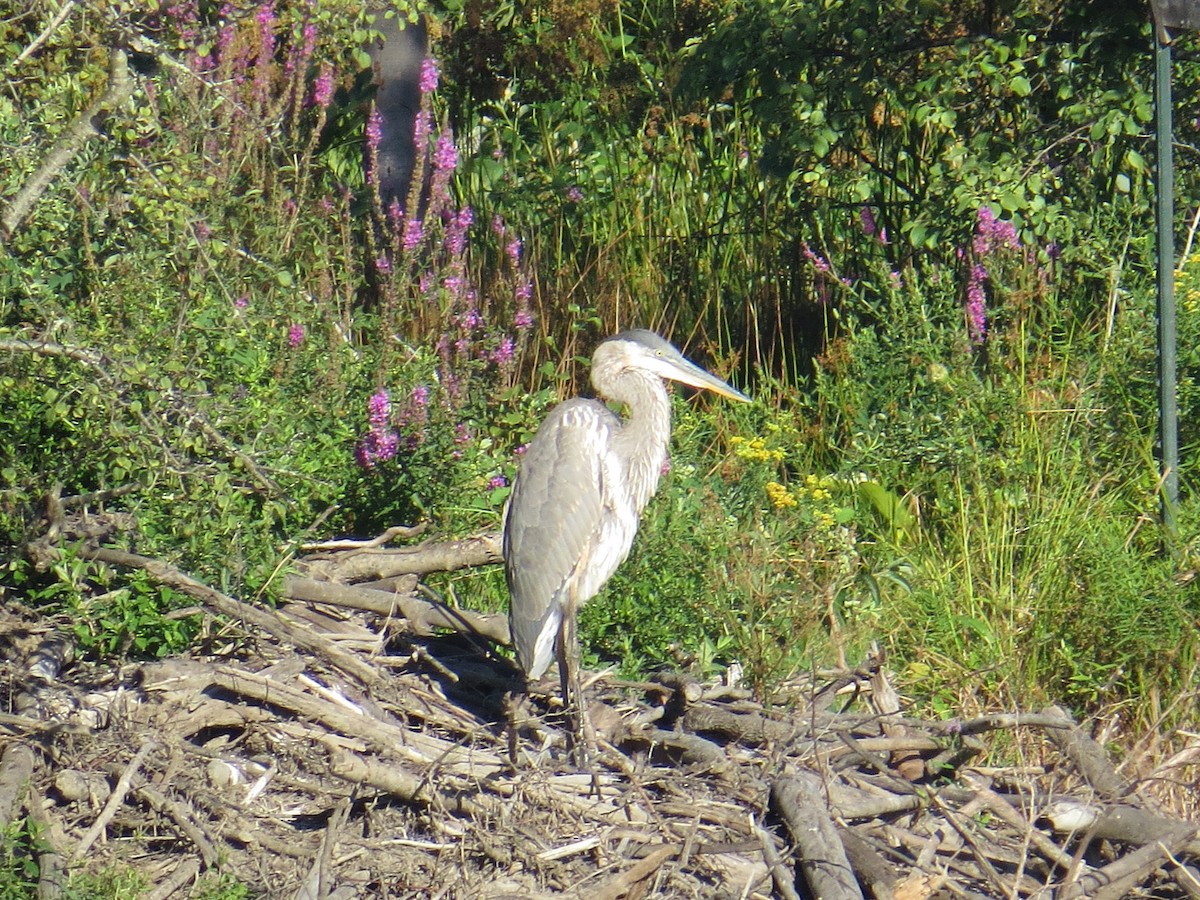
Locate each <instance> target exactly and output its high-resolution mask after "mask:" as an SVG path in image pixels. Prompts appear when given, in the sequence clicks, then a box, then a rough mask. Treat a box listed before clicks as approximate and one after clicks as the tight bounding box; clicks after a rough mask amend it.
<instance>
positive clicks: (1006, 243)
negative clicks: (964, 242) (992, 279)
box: [971, 206, 1021, 256]
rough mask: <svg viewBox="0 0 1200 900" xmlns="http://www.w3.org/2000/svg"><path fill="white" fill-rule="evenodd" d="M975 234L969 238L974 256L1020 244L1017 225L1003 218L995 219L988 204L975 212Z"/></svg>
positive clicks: (1010, 248) (1012, 248)
mask: <svg viewBox="0 0 1200 900" xmlns="http://www.w3.org/2000/svg"><path fill="white" fill-rule="evenodd" d="M975 217H976V219H975V235H974V237H972V238H971V249H972V250H974V251H975V255H976V256H987V255H988V254H989V253H992V252H994V251H996V250H999V249H1001V248H1003V249H1007V250H1016V249H1018V248H1020V246H1021V238H1020V235H1018V234H1017V227H1016V226H1015V225H1014V224H1013V223H1012V222H1009V221H1006V220H1004V219H997V218H996V214H995V213H994V212H992V209H991V207H990V206H981V207H979V209H978V211H977V212H976V214H975Z"/></svg>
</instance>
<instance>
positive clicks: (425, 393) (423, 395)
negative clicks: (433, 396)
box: [408, 384, 429, 409]
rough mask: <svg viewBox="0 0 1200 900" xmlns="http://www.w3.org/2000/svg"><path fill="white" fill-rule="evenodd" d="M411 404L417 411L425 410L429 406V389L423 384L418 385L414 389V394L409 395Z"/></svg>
mask: <svg viewBox="0 0 1200 900" xmlns="http://www.w3.org/2000/svg"><path fill="white" fill-rule="evenodd" d="M408 400H409V402H410V403H411V404H412V405H413V407H414V408H416V409H424V408H425V407H427V406H428V405H429V388H427V387H425V385H423V384H418V385H417V386H416V387H415V388H413V389H412V393H411V394H409V395H408Z"/></svg>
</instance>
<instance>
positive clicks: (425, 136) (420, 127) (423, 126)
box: [413, 109, 433, 154]
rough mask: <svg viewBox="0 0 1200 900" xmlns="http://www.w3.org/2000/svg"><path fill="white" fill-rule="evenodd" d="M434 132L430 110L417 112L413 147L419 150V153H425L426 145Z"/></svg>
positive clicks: (414, 121) (414, 120)
mask: <svg viewBox="0 0 1200 900" xmlns="http://www.w3.org/2000/svg"><path fill="white" fill-rule="evenodd" d="M432 131H433V123H432V119H431V117H430V115H429V110H427V109H419V110H417V115H416V116H415V117H414V119H413V145H414V146H415V147H416V148H417V152H418V153H422V154H423V153H425V149H426V148H425V144H426V143H428V141H429V135H430V133H431V132H432Z"/></svg>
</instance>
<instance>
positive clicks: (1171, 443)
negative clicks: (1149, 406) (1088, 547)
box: [1154, 28, 1179, 535]
mask: <svg viewBox="0 0 1200 900" xmlns="http://www.w3.org/2000/svg"><path fill="white" fill-rule="evenodd" d="M1155 32H1156V34H1155V39H1154V124H1155V145H1156V151H1157V165H1156V169H1155V180H1154V181H1155V185H1154V186H1155V200H1156V202H1155V213H1156V219H1157V223H1156V224H1157V235H1158V428H1159V431H1158V433H1159V453H1160V463H1161V466H1162V471H1161V477H1162V515H1163V524H1164V525H1165V526H1166V530H1167V533H1168V535H1173V534H1174V532H1175V507H1176V505H1177V504H1178V502H1179V409H1178V406H1177V404H1176V391H1175V380H1176V375H1175V168H1174V159H1173V153H1172V141H1173V128H1172V123H1171V46H1170V44H1168V43H1167V42H1166V40H1165V35H1164V34H1163V29H1161V28H1156V29H1155Z"/></svg>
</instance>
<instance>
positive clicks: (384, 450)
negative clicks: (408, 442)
mask: <svg viewBox="0 0 1200 900" xmlns="http://www.w3.org/2000/svg"><path fill="white" fill-rule="evenodd" d="M399 449H400V436H399V435H398V434H396V432H395V431H394V430H392V429H391V428H386V427H383V426H378V425H376V426H372V427H371V429H370V430H369V431H368V432H367V433H366V434H365V435H364V436H363V439H362V440H361V441H359V442H358V446H357V447H355V448H354V458H355V459H356V460H357V461H358V464H359V465H360V466H361V467H362V468H364V469H371V468H374V467H375V465H376V463H381V462H386V461H387V460H389V459H392V458H394V457H395V455H396V452H397V451H398V450H399Z"/></svg>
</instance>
